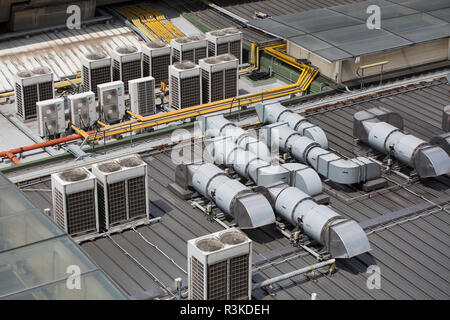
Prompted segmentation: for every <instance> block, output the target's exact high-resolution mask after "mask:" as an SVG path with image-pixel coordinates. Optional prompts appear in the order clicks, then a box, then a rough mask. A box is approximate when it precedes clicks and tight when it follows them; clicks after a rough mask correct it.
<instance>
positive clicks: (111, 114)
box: [98, 81, 125, 124]
mask: <svg viewBox="0 0 450 320" xmlns="http://www.w3.org/2000/svg"><path fill="white" fill-rule="evenodd" d="M98 95H99V104H100V114H101V115H102V118H103V119H104V120H105V121H106V122H108V123H109V124H115V123H118V122H120V120H122V118H123V117H124V115H125V98H124V84H123V82H122V81H113V82H109V83H103V84H100V85H98Z"/></svg>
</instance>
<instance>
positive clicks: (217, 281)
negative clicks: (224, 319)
mask: <svg viewBox="0 0 450 320" xmlns="http://www.w3.org/2000/svg"><path fill="white" fill-rule="evenodd" d="M227 264H228V262H227V261H226V260H225V261H221V262H217V263H215V264H212V265H209V266H208V300H226V299H227Z"/></svg>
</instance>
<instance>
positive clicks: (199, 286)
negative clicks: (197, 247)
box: [189, 257, 204, 300]
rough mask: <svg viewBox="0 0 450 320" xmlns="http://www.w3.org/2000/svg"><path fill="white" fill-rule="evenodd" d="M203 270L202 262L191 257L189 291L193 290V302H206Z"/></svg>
mask: <svg viewBox="0 0 450 320" xmlns="http://www.w3.org/2000/svg"><path fill="white" fill-rule="evenodd" d="M203 270H204V269H203V265H202V264H201V263H200V261H198V260H197V259H195V258H194V257H191V283H190V284H189V287H190V289H189V290H191V299H192V300H204V296H203V291H204V281H203Z"/></svg>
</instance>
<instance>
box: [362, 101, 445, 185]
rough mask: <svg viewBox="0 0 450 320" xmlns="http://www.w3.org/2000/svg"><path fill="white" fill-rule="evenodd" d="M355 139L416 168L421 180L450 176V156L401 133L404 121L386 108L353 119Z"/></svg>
mask: <svg viewBox="0 0 450 320" xmlns="http://www.w3.org/2000/svg"><path fill="white" fill-rule="evenodd" d="M353 120H354V121H353V135H354V136H355V137H356V138H358V139H360V140H361V141H362V142H364V143H366V144H368V145H370V146H371V147H372V148H374V149H375V150H378V151H380V152H383V153H387V154H392V155H393V156H394V157H395V158H396V159H397V160H398V161H400V162H402V163H404V164H407V165H408V166H410V167H412V168H414V169H415V170H416V171H417V174H418V175H419V176H420V177H421V178H427V177H436V176H440V175H443V174H447V173H449V172H450V158H449V155H448V154H447V153H446V152H445V151H444V149H442V148H441V147H440V146H432V145H430V144H429V143H427V142H425V141H424V140H422V139H419V138H417V137H415V136H413V135H411V134H405V133H403V132H402V129H403V119H402V117H401V116H400V115H399V114H398V113H396V112H393V111H391V110H389V109H387V108H383V107H378V108H372V109H369V110H363V111H359V112H357V113H355V114H354V115H353Z"/></svg>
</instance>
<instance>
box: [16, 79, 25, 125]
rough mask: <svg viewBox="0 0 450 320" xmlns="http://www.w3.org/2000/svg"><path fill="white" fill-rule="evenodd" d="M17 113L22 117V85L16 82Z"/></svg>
mask: <svg viewBox="0 0 450 320" xmlns="http://www.w3.org/2000/svg"><path fill="white" fill-rule="evenodd" d="M16 103H17V114H18V115H19V117H21V118H22V119H23V101H22V86H21V85H20V84H18V83H16Z"/></svg>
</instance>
